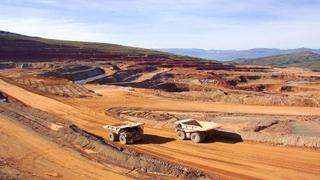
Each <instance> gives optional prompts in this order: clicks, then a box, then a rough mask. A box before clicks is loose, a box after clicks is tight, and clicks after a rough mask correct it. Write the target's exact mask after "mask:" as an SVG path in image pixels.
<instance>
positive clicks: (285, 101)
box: [154, 89, 320, 107]
mask: <svg viewBox="0 0 320 180" xmlns="http://www.w3.org/2000/svg"><path fill="white" fill-rule="evenodd" d="M154 93H155V94H156V95H159V96H163V97H168V98H175V99H186V100H196V101H199V100H201V101H211V102H222V103H228V104H248V105H269V106H271V105H272V106H273V105H275V106H309V107H319V106H320V99H319V97H305V96H298V95H279V94H278V95H277V94H265V93H255V92H245V93H237V92H233V91H229V90H221V89H216V90H212V91H210V92H207V91H185V92H174V93H167V92H161V91H160V92H159V91H157V92H154Z"/></svg>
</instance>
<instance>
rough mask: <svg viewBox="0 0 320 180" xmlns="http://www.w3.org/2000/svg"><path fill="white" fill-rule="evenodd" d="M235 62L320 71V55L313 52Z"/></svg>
mask: <svg viewBox="0 0 320 180" xmlns="http://www.w3.org/2000/svg"><path fill="white" fill-rule="evenodd" d="M233 62H234V63H239V64H256V65H266V66H275V67H302V68H308V69H311V70H316V71H320V54H317V53H313V52H302V53H295V54H285V55H277V56H268V57H264V58H256V59H239V60H234V61H233Z"/></svg>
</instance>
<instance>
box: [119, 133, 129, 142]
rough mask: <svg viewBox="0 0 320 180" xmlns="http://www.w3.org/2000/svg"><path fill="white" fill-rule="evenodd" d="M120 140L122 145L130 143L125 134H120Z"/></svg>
mask: <svg viewBox="0 0 320 180" xmlns="http://www.w3.org/2000/svg"><path fill="white" fill-rule="evenodd" d="M119 140H120V143H121V144H127V143H128V140H127V137H126V136H125V134H120V136H119Z"/></svg>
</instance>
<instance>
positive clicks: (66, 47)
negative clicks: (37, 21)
mask: <svg viewBox="0 0 320 180" xmlns="http://www.w3.org/2000/svg"><path fill="white" fill-rule="evenodd" d="M146 55H147V56H148V57H159V58H170V59H188V57H186V56H179V55H174V54H170V53H165V52H160V51H155V50H149V49H143V48H136V47H129V46H122V45H116V44H109V43H94V42H79V41H64V40H54V39H45V38H40V37H30V36H25V35H20V34H15V33H11V32H5V31H0V61H1V60H2V61H3V60H16V59H17V60H22V58H23V59H38V58H107V57H132V56H146Z"/></svg>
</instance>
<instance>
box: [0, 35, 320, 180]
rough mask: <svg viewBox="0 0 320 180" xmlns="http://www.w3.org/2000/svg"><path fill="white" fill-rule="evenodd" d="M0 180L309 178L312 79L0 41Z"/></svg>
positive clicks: (127, 52)
mask: <svg viewBox="0 0 320 180" xmlns="http://www.w3.org/2000/svg"><path fill="white" fill-rule="evenodd" d="M0 92H1V93H0V142H1V143H0V179H7V178H9V179H14V178H17V179H75V178H76V179H111V178H114V179H176V178H180V179H320V151H319V148H320V73H319V72H317V71H311V70H308V69H302V68H276V67H271V66H259V65H232V64H223V63H220V62H216V61H208V60H203V59H196V58H191V57H182V56H177V55H172V54H168V53H162V52H158V51H152V50H146V49H139V48H131V47H125V46H118V45H111V44H102V43H100V44H99V43H85V42H68V41H57V40H48V39H43V38H34V37H28V36H23V35H18V34H13V33H8V32H1V33H0Z"/></svg>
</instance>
